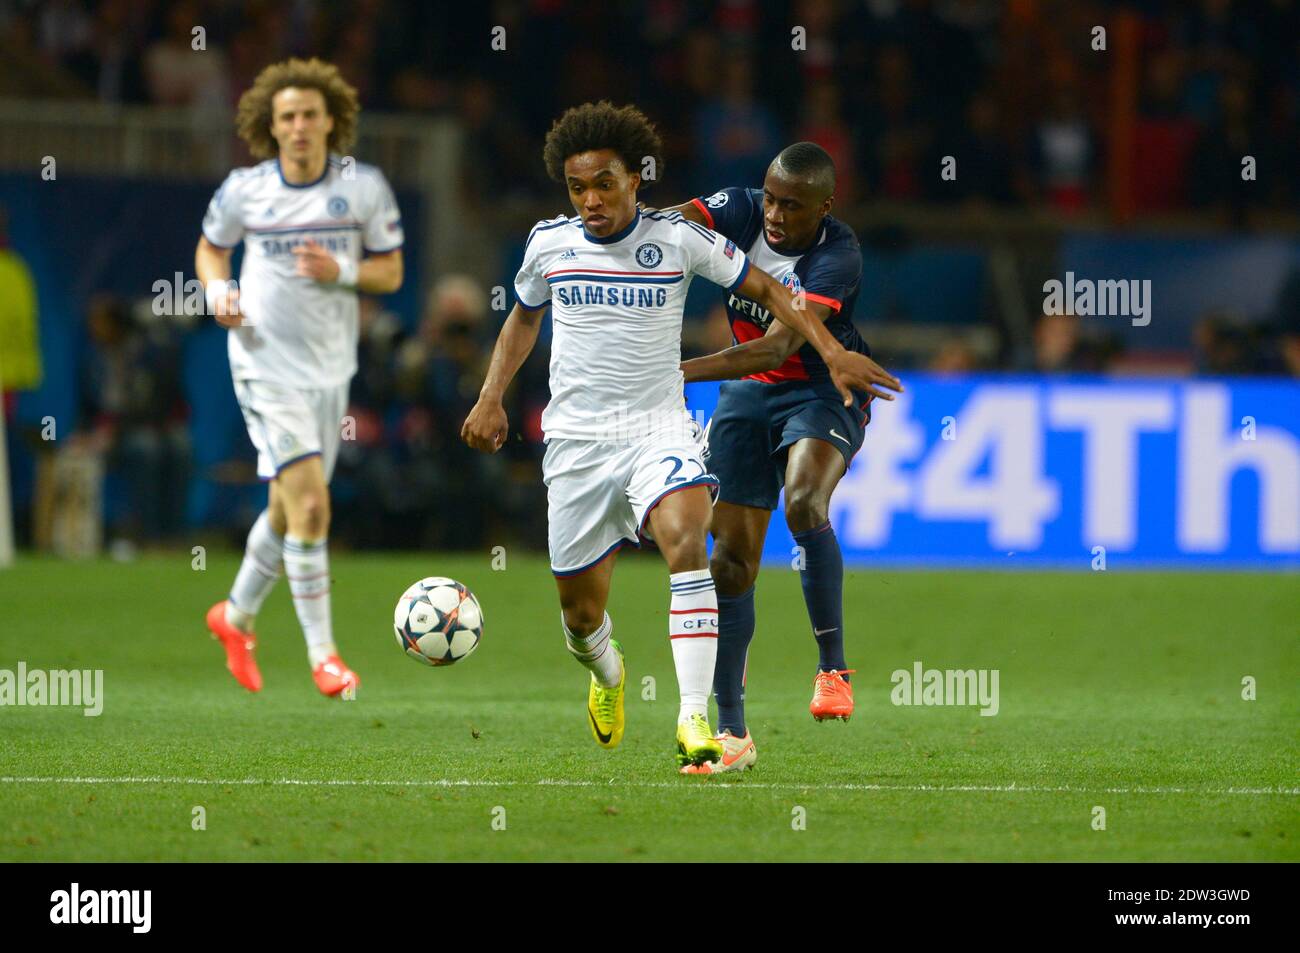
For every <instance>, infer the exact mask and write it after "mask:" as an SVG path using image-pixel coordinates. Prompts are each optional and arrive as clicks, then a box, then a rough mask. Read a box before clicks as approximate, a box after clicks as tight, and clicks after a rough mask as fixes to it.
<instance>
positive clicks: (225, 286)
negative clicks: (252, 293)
mask: <svg viewBox="0 0 1300 953" xmlns="http://www.w3.org/2000/svg"><path fill="white" fill-rule="evenodd" d="M230 284H231V283H230V282H229V281H228V280H227V279H225V278H214V279H213V280H212V281H209V282H208V283H207V284H206V285H204V286H203V297H204V299H205V300H206V301H207V303H208V314H216V313H217V302H218V301H220V300H221V299H222V298H224V297H225V296H226V295H228V294H229V293H230Z"/></svg>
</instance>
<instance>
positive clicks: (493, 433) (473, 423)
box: [460, 397, 507, 453]
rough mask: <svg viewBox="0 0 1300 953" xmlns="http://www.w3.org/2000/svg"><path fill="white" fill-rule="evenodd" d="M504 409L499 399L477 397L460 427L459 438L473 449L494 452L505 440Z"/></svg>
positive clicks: (505, 423)
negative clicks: (475, 402)
mask: <svg viewBox="0 0 1300 953" xmlns="http://www.w3.org/2000/svg"><path fill="white" fill-rule="evenodd" d="M506 427H507V422H506V409H505V408H504V407H502V406H501V402H500V401H496V400H486V399H484V398H481V397H480V398H479V401H478V403H477V404H475V405H474V409H473V410H471V411H470V412H469V416H468V417H466V418H465V424H464V426H462V427H461V428H460V439H461V440H464V441H465V442H466V443H467V444H469V445H470V446H471V447H473V448H474V449H475V450H482V451H483V452H484V453H496V452H497V451H498V450H500V449H501V446H502V444H504V443H505V442H506Z"/></svg>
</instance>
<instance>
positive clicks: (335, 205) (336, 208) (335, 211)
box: [325, 195, 348, 218]
mask: <svg viewBox="0 0 1300 953" xmlns="http://www.w3.org/2000/svg"><path fill="white" fill-rule="evenodd" d="M325 211H327V212H329V216H330V218H342V217H343V216H344V215H346V214H348V200H347V199H345V198H344V197H343V196H341V195H332V196H330V200H329V202H328V204H326V206H325Z"/></svg>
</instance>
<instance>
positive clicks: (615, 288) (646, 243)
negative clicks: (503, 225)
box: [515, 211, 749, 442]
mask: <svg viewBox="0 0 1300 953" xmlns="http://www.w3.org/2000/svg"><path fill="white" fill-rule="evenodd" d="M748 270H749V263H748V262H747V261H746V259H745V253H744V252H742V251H741V250H740V249H739V248H737V247H736V245H735V243H734V242H732V241H731V240H730V239H727V238H725V237H723V236H722V235H719V234H718V233H716V232H714V231H711V230H710V229H707V228H705V227H704V226H702V225H696V224H694V223H693V222H688V221H686V220H685V219H683V218H682V216H681V215H680V214H678V213H677V212H645V213H642V212H640V211H638V212H637V215H636V217H635V218H634V219H633V220H632V221H631V222H630V223H629V224H628V225H627V226H626V227H625V228H623V229H621V230H620V231H619V232H617V233H615V234H613V235H610V236H608V237H607V238H596V237H594V236H592V235H590V234H589V233H588V232H587V230H586V229H584V228H583V227H582V221H581V220H580V219H579V218H577V217H574V218H566V217H564V216H560V217H558V218H554V219H551V220H549V221H543V222H538V223H537V225H536V226H535V227H534V228H533V230H532V233H531V234H530V235H529V236H528V243H527V245H526V246H525V248H524V262H523V265H522V267H520V269H519V274H517V275H516V276H515V294H516V296H517V297H518V298H519V301H520V303H521V304H522V305H523V306H524V307H525V308H528V309H529V310H533V309H536V308H540V307H541V306H542V305H544V304H546V303H547V302H550V305H551V317H552V322H553V328H554V334H553V338H552V341H551V401H550V403H549V404H547V406H546V410H545V412H544V413H543V414H542V430H543V431H544V432H545V434H546V436H547V437H548V438H549V437H567V438H574V439H579V440H603V441H610V442H628V441H634V440H637V439H639V438H641V437H643V436H648V435H649V434H651V433H654V432H657V431H659V430H662V429H663V428H664V427H666V426H679V425H680V424H681V420H682V418H683V416H684V409H685V400H684V397H683V392H682V372H681V368H680V366H679V365H680V364H681V355H682V308H683V307H684V306H685V303H686V290H687V288H689V287H690V283H691V278H692V277H694V276H695V275H700V276H701V277H704V278H707V279H708V280H709V281H712V282H714V283H715V284H719V285H722V286H723V287H725V288H727V289H728V290H731V289H733V288H735V287H737V286H739V285H740V284H741V283H742V282H743V281H744V280H745V275H746V273H747V272H748Z"/></svg>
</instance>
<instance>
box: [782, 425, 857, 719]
mask: <svg viewBox="0 0 1300 953" xmlns="http://www.w3.org/2000/svg"><path fill="white" fill-rule="evenodd" d="M846 469H847V467H846V465H845V462H844V456H843V454H841V453H840V451H839V450H838V449H836V447H835V446H834V445H833V444H832V443H830V442H829V441H827V440H818V439H816V438H814V437H809V438H806V439H803V440H800V441H799V442H797V443H796V444H794V446H792V447H791V448H790V453H789V457H788V459H787V461H786V471H785V519H786V523H787V525H789V527H790V532H791V533H792V534H793V536H794V539H795V542H796V543H797V544H798V545H799V546H801V547H802V548H803V562H802V566H803V568H802V569H801V570H800V572H799V578H800V582H801V583H802V584H803V596H804V602H805V603H806V604H807V606H808V618H809V620H810V621H811V623H812V629H813V637H814V638H815V639H816V640H817V650H818V654H819V656H820V658H819V660H818V665H817V675H816V677H815V678H814V679H813V698H812V702H811V703H809V705H808V710H809V711H810V712H811V713H812V716H813V717H814V718H816V719H817V720H818V721H824V720H826V719H828V718H841V719H843V720H844V721H848V720H849V716H850V715H852V714H853V689H852V687H851V686H850V685H849V680H848V677H847V676H848V675H850V674H851V673H852V669H850V668H848V666H847V664H846V663H845V660H844V559H843V557H842V556H841V555H840V544H839V541H838V540H837V539H836V538H835V531H834V530H833V529H832V528H831V524H830V519H829V514H830V505H831V494H832V493H834V492H835V487H836V485H837V484H838V483H839V481H840V478H841V477H842V476H843V475H844V472H845V470H846Z"/></svg>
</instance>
